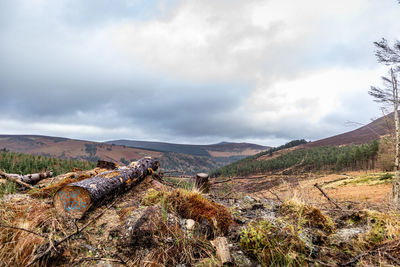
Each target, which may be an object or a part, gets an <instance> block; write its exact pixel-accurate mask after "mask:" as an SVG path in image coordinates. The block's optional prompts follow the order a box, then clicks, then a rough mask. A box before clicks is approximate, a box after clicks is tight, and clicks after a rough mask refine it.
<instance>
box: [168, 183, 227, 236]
mask: <svg viewBox="0 0 400 267" xmlns="http://www.w3.org/2000/svg"><path fill="white" fill-rule="evenodd" d="M165 204H166V205H167V206H168V207H169V208H171V209H173V210H174V211H176V212H177V213H178V214H179V216H181V217H183V218H187V219H193V220H195V221H197V222H202V221H203V220H207V221H208V222H209V223H210V224H211V225H214V226H215V228H216V229H217V230H219V231H221V232H222V233H224V234H226V233H227V232H228V230H229V226H230V225H231V224H232V222H233V221H232V217H231V215H230V213H229V211H228V210H227V209H226V208H225V207H224V206H222V205H220V204H218V203H215V202H212V201H210V200H208V199H206V198H204V197H203V196H202V195H201V194H200V193H198V192H189V191H186V190H183V189H177V190H174V191H172V192H170V193H169V194H168V195H167V196H166V197H165Z"/></svg>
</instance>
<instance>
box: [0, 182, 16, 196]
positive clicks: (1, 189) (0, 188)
mask: <svg viewBox="0 0 400 267" xmlns="http://www.w3.org/2000/svg"><path fill="white" fill-rule="evenodd" d="M16 191H17V184H16V183H15V182H5V183H4V184H0V198H2V197H3V196H4V195H7V194H13V193H15V192H16Z"/></svg>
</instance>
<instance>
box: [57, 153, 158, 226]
mask: <svg viewBox="0 0 400 267" xmlns="http://www.w3.org/2000/svg"><path fill="white" fill-rule="evenodd" d="M158 166H159V163H158V161H156V160H154V159H151V158H143V159H140V160H139V161H137V162H135V163H131V164H130V165H129V167H122V168H119V169H116V170H112V171H107V172H103V173H101V174H99V175H97V176H95V177H92V178H89V179H85V180H82V181H80V182H76V183H71V184H68V185H66V186H64V187H62V188H61V189H59V190H58V191H57V192H56V193H55V194H54V197H53V204H54V207H55V208H56V210H57V211H58V212H59V213H61V214H64V215H68V216H70V217H72V218H74V219H80V218H81V217H82V216H83V215H84V214H85V212H86V211H87V210H88V209H90V208H91V207H92V206H94V205H98V204H101V203H102V202H103V201H104V200H106V199H109V198H111V197H113V196H115V195H118V194H121V193H122V192H124V191H126V190H128V189H130V188H131V187H133V186H134V185H137V184H139V183H140V182H141V181H142V180H144V178H146V176H148V175H151V174H153V172H154V171H156V170H157V168H158Z"/></svg>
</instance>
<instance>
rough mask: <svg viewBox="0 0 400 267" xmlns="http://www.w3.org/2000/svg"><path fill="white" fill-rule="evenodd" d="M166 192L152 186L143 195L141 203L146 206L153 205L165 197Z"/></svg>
mask: <svg viewBox="0 0 400 267" xmlns="http://www.w3.org/2000/svg"><path fill="white" fill-rule="evenodd" d="M165 193H166V192H164V191H157V190H154V189H153V188H150V189H149V190H147V192H146V195H145V196H144V197H143V199H142V202H141V204H142V205H144V206H153V205H155V204H157V203H159V202H160V201H161V200H162V199H163V198H165Z"/></svg>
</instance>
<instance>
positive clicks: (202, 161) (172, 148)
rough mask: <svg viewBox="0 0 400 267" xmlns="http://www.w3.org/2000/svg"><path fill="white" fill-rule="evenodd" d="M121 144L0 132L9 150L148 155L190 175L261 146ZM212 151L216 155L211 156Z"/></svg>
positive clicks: (117, 158) (88, 156)
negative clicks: (134, 145)
mask: <svg viewBox="0 0 400 267" xmlns="http://www.w3.org/2000/svg"><path fill="white" fill-rule="evenodd" d="M133 142H135V141H133ZM121 144H122V145H118V144H113V143H98V142H91V141H84V140H74V139H68V138H62V137H51V136H40V135H0V149H2V148H5V149H7V150H10V151H13V152H21V153H25V154H32V155H43V156H51V157H57V158H62V159H75V160H89V161H97V160H98V159H102V160H107V161H112V162H118V163H122V164H127V163H129V162H130V161H135V160H138V159H139V158H142V157H145V156H150V157H153V158H156V159H158V160H159V161H160V166H161V169H162V170H164V171H177V172H176V174H187V175H193V174H195V173H197V172H210V171H211V170H213V169H216V168H218V167H220V166H223V165H226V164H228V163H232V162H234V161H236V160H239V159H241V158H243V157H246V155H252V154H255V153H257V152H258V151H260V150H259V149H261V148H264V147H262V146H258V145H253V144H245V143H243V144H242V143H239V144H236V143H224V144H216V145H208V146H197V145H178V144H168V143H160V142H159V143H157V142H139V146H141V147H131V146H128V145H127V143H124V142H123V143H121ZM135 144H138V143H135ZM146 145H147V147H146ZM213 155H217V156H216V157H214V156H213ZM0 169H1V166H0Z"/></svg>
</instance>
